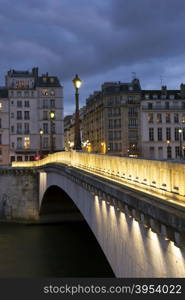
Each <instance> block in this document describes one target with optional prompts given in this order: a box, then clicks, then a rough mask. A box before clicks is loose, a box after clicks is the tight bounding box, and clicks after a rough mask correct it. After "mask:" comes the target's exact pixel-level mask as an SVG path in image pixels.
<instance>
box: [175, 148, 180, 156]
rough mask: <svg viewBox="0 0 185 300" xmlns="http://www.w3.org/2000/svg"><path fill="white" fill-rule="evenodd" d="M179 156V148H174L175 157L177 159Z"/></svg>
mask: <svg viewBox="0 0 185 300" xmlns="http://www.w3.org/2000/svg"><path fill="white" fill-rule="evenodd" d="M179 156H180V148H179V147H175V157H176V158H177V157H179Z"/></svg>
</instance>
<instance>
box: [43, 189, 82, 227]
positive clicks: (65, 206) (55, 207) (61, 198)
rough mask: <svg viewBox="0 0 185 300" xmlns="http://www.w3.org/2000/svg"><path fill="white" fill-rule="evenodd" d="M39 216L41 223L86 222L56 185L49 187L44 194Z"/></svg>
mask: <svg viewBox="0 0 185 300" xmlns="http://www.w3.org/2000/svg"><path fill="white" fill-rule="evenodd" d="M39 215H40V222H41V223H56V222H59V223H61V222H67V221H70V222H77V221H83V220H84V218H83V216H82V214H81V213H80V211H79V209H78V208H77V207H76V205H75V204H74V202H73V201H72V200H71V198H70V197H69V196H68V195H67V194H66V193H65V192H64V190H62V189H61V188H59V187H58V186H56V185H53V186H51V187H49V188H48V189H47V191H46V192H45V193H44V196H43V200H42V204H41V207H40V212H39Z"/></svg>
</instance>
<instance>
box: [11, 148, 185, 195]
mask: <svg viewBox="0 0 185 300" xmlns="http://www.w3.org/2000/svg"><path fill="white" fill-rule="evenodd" d="M48 163H62V164H67V165H71V166H74V167H78V168H83V169H85V170H88V171H91V172H94V173H99V174H101V175H105V176H112V177H116V178H120V179H122V180H123V181H124V180H125V181H127V182H130V183H133V184H135V185H138V186H143V187H144V188H145V189H149V190H153V191H155V190H156V191H158V192H160V194H164V195H165V193H171V194H173V198H174V197H176V196H175V195H178V197H176V198H177V199H179V195H180V196H182V199H181V200H185V198H184V196H185V165H184V164H180V163H173V162H164V161H153V160H145V159H131V158H125V157H118V156H109V155H101V154H91V153H83V152H75V151H74V152H57V153H54V154H49V155H48V156H47V157H46V158H44V159H42V160H39V161H33V162H13V163H12V166H13V167H38V166H43V165H45V164H48Z"/></svg>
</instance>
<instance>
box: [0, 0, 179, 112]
mask: <svg viewBox="0 0 185 300" xmlns="http://www.w3.org/2000/svg"><path fill="white" fill-rule="evenodd" d="M0 4H1V9H0V36H1V39H0V58H1V71H0V76H1V85H4V75H5V74H6V72H7V71H8V70H9V69H17V70H27V69H29V70H31V68H32V67H36V66H38V67H39V70H40V74H42V73H45V72H49V75H57V76H58V77H59V79H60V81H61V84H62V85H63V86H64V110H65V115H66V114H69V113H73V111H74V88H73V85H72V79H73V77H74V76H75V74H76V73H78V74H79V76H80V78H81V79H82V80H83V85H82V87H81V89H80V106H83V105H84V104H85V100H86V98H87V97H88V96H89V95H90V94H91V93H93V91H95V90H98V89H100V88H101V84H102V83H103V82H106V81H121V82H129V81H131V79H132V76H133V74H132V72H135V73H136V77H137V78H139V79H140V83H141V86H142V88H143V89H147V88H153V89H159V88H160V86H161V77H162V78H163V81H162V83H163V85H167V87H168V88H170V89H178V88H179V85H180V83H181V82H185V65H184V63H185V31H184V29H185V17H184V16H185V1H184V0H92V1H89V0H0Z"/></svg>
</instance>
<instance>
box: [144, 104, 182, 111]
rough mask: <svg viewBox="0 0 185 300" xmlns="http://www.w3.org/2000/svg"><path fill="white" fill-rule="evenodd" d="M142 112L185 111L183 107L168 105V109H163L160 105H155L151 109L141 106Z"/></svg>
mask: <svg viewBox="0 0 185 300" xmlns="http://www.w3.org/2000/svg"><path fill="white" fill-rule="evenodd" d="M142 110H143V111H148V110H149V111H150V110H153V111H155V110H157V111H162V110H164V111H169V110H180V111H181V110H185V107H184V106H178V105H170V106H169V107H165V106H162V105H155V106H153V107H148V106H146V105H142Z"/></svg>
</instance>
